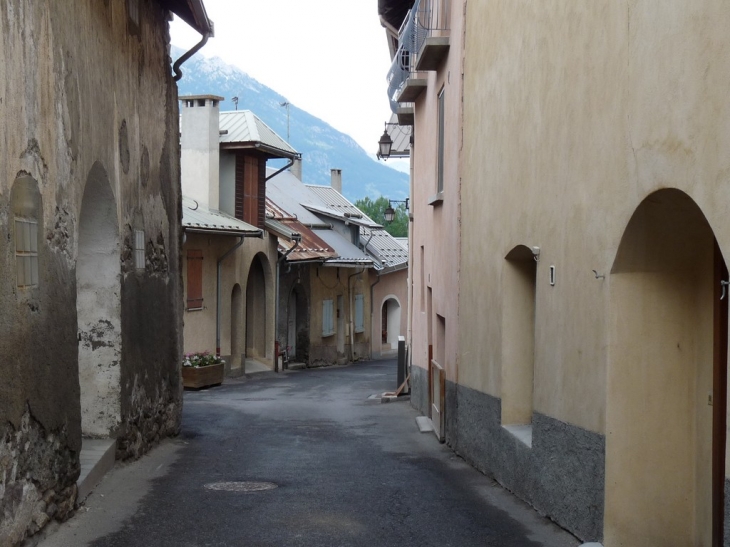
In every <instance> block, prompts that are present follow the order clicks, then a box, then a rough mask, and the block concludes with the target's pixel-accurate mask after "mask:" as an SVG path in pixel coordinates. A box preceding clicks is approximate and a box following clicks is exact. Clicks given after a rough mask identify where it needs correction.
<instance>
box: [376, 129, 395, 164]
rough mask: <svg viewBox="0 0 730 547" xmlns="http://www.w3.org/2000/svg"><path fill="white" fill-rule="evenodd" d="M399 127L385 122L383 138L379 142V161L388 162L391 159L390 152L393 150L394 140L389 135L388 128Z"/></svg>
mask: <svg viewBox="0 0 730 547" xmlns="http://www.w3.org/2000/svg"><path fill="white" fill-rule="evenodd" d="M389 125H398V124H397V123H390V122H385V129H384V130H383V136H382V137H380V140H379V141H378V153H377V154H376V156H377V157H378V159H379V160H387V159H388V158H389V157H390V152H391V150H392V149H393V139H392V138H391V137H390V135H388V126H389Z"/></svg>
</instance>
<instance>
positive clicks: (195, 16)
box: [158, 0, 213, 34]
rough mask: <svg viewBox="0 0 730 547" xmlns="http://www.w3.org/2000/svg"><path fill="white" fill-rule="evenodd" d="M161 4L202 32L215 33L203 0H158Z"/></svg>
mask: <svg viewBox="0 0 730 547" xmlns="http://www.w3.org/2000/svg"><path fill="white" fill-rule="evenodd" d="M158 1H159V3H160V5H161V6H162V7H163V8H165V9H167V10H170V11H171V12H172V13H174V14H175V15H177V16H178V17H179V18H180V19H182V20H183V21H185V22H186V23H187V24H188V25H190V26H191V27H193V28H194V29H195V30H197V31H198V32H199V33H200V34H212V33H213V21H211V20H210V19H209V18H208V12H207V11H206V10H205V5H204V4H203V0H158Z"/></svg>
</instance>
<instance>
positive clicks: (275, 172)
mask: <svg viewBox="0 0 730 547" xmlns="http://www.w3.org/2000/svg"><path fill="white" fill-rule="evenodd" d="M301 159H302V155H301V154H297V155H296V156H294V157H293V158H291V159H290V160H289V163H287V164H286V165H285V166H284V167H282V168H281V169H279V170H277V171H274V172H273V173H271V174H270V175H269V176H268V177H266V178H265V179H264V182H266V181H268V180H269V179H273V178H274V177H275V176H276V175H278V174H279V173H281V172H282V171H286V170H287V169H289V168H290V167H291V166H292V165H294V162H295V161H296V160H301ZM291 250H294V247H292V249H291Z"/></svg>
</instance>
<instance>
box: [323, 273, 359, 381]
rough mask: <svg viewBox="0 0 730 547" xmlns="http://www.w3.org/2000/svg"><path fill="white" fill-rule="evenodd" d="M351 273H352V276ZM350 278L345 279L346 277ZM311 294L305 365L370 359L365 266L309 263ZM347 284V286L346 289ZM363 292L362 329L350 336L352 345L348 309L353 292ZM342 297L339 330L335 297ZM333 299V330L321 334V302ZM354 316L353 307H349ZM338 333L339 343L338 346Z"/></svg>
mask: <svg viewBox="0 0 730 547" xmlns="http://www.w3.org/2000/svg"><path fill="white" fill-rule="evenodd" d="M353 274H355V275H353ZM351 275H352V276H353V277H352V279H349V278H350V276H351ZM310 284H311V285H310V286H311V295H312V300H311V302H312V304H311V308H310V309H311V316H310V345H309V348H310V350H309V365H310V366H315V367H316V366H326V365H334V364H344V363H346V362H348V361H349V360H350V358H352V359H353V360H358V359H368V358H370V325H371V320H370V285H369V284H368V272H367V269H365V270H364V271H362V269H361V268H337V267H334V266H327V267H325V266H312V270H311V271H310ZM348 284H349V287H350V288H348ZM355 294H363V295H364V296H365V300H364V324H365V332H363V333H356V334H355V335H354V345H353V344H352V341H353V339H352V337H351V334H350V332H351V331H350V329H351V327H350V326H349V321H350V317H351V315H350V308H351V306H353V307H354V300H353V299H354V295H355ZM338 296H342V299H343V309H342V313H343V315H344V317H343V330H340V329H339V327H338V319H337V297H338ZM328 299H331V300H333V301H334V310H335V320H334V322H335V333H334V334H333V335H331V336H325V337H322V301H323V300H328ZM352 317H353V319H354V309H353V316H352ZM338 335H339V336H341V340H342V344H341V347H339V348H338Z"/></svg>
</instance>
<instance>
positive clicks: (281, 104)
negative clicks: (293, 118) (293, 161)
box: [279, 101, 291, 142]
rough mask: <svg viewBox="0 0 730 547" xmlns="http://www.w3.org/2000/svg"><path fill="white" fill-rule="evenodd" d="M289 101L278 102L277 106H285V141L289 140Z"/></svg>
mask: <svg viewBox="0 0 730 547" xmlns="http://www.w3.org/2000/svg"><path fill="white" fill-rule="evenodd" d="M290 105H291V103H290V102H289V101H284V102H283V103H279V106H283V107H284V108H286V142H289V106H290Z"/></svg>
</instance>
